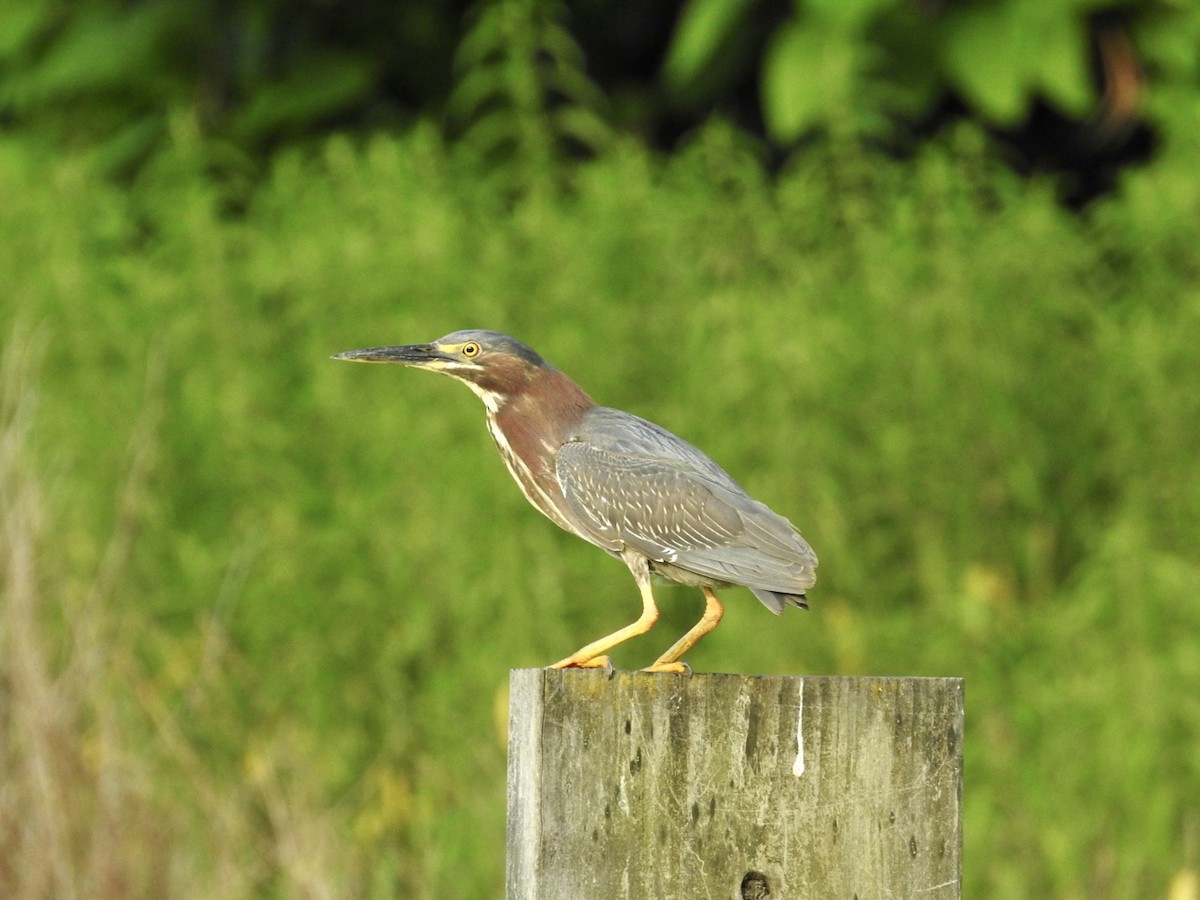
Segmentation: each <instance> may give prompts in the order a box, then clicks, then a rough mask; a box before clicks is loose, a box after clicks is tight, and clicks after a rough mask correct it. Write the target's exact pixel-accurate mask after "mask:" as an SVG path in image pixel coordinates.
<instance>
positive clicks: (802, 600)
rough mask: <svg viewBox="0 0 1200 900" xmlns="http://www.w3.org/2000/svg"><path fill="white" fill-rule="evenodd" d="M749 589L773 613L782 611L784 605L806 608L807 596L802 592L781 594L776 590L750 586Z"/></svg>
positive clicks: (777, 613)
mask: <svg viewBox="0 0 1200 900" xmlns="http://www.w3.org/2000/svg"><path fill="white" fill-rule="evenodd" d="M751 590H752V591H754V596H755V597H757V598H758V599H759V600H761V601H762V605H763V606H765V607H766V608H767V609H769V610H770V611H771V612H773V613H775V615H779V614H780V613H781V612H783V608H784V606H798V607H800V608H801V609H808V598H807V597H805V596H804V595H803V594H781V593H779V592H778V591H764V590H759V589H758V588H751Z"/></svg>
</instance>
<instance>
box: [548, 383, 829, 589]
mask: <svg viewBox="0 0 1200 900" xmlns="http://www.w3.org/2000/svg"><path fill="white" fill-rule="evenodd" d="M556 473H557V476H558V480H559V483H560V484H561V486H562V489H563V493H564V495H565V496H566V498H567V500H568V502H569V504H570V505H571V508H572V509H573V510H574V512H575V513H576V515H577V516H578V520H579V523H580V524H581V528H582V531H583V532H584V536H585V537H586V538H587V539H588V540H591V541H593V542H594V543H597V544H599V545H600V546H602V547H606V548H607V549H609V550H612V551H614V552H619V551H620V550H621V549H624V548H629V547H632V548H633V549H635V550H637V551H638V552H639V553H641V554H643V555H644V556H646V557H647V559H649V560H650V562H651V565H652V567H653V568H654V569H655V570H656V571H658V572H659V573H660V574H662V575H664V576H666V577H668V578H671V579H673V580H676V581H682V582H685V583H695V584H724V583H728V584H740V585H745V586H746V587H748V588H750V589H751V590H753V591H754V593H755V595H756V596H758V598H759V599H760V600H761V601H762V602H763V603H764V604H765V605H766V606H767V607H768V608H769V609H771V610H772V611H773V612H780V611H782V609H783V606H784V604H785V603H792V604H794V605H798V606H803V605H804V591H805V589H807V588H809V587H811V586H812V585H813V584H814V582H815V580H816V577H815V572H814V570H815V568H816V565H817V558H816V555H815V554H814V553H813V551H812V548H810V547H809V546H808V544H807V543H806V542H805V541H804V538H802V537H801V536H800V534H799V532H798V531H797V530H796V529H795V528H794V527H793V526H792V524H791V523H790V522H789V521H788V520H787V519H785V518H784V517H783V516H780V515H778V514H777V513H775V512H773V511H772V510H770V509H768V508H767V506H765V505H764V504H762V503H760V502H759V501H757V500H755V499H753V498H752V497H750V496H749V495H748V494H747V493H746V492H745V491H744V490H742V488H741V487H740V486H739V485H738V483H737V482H736V481H734V480H733V478H731V477H730V476H729V474H728V473H727V472H726V471H725V470H724V469H722V468H721V467H720V466H718V465H717V464H716V463H715V462H713V460H712V459H710V458H709V457H708V456H707V455H706V454H704V453H703V452H701V451H700V450H698V449H697V448H696V447H693V446H692V445H691V444H689V443H688V442H687V441H685V440H683V439H682V438H680V437H677V436H676V435H674V434H672V433H671V432H669V431H667V430H666V429H664V428H662V427H660V426H658V425H655V424H654V423H653V422H649V421H647V420H645V419H642V418H639V417H638V416H634V415H632V414H630V413H626V412H622V411H620V410H616V409H611V408H608V407H602V406H597V407H593V408H591V409H589V410H588V411H587V412H586V413H585V414H584V415H583V416H582V418H581V419H580V421H579V423H578V425H577V426H576V427H575V428H574V429H573V430H572V434H571V436H570V440H569V441H568V442H567V443H566V444H565V445H564V446H563V447H561V448H560V450H559V452H558V455H557V461H556Z"/></svg>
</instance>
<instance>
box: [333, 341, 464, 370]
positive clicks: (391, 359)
mask: <svg viewBox="0 0 1200 900" xmlns="http://www.w3.org/2000/svg"><path fill="white" fill-rule="evenodd" d="M330 358H331V359H345V360H349V361H350V362H364V363H399V364H400V365H402V366H426V365H429V364H430V363H437V362H446V361H448V360H450V359H451V358H452V357H451V356H450V355H449V354H448V353H443V352H442V351H441V350H439V349H438V348H437V347H436V346H434V345H433V344H406V345H405V346H403V347H367V348H366V349H364V350H347V351H345V352H344V353H335V354H334V355H333V356H332V357H330Z"/></svg>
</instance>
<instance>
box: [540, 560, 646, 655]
mask: <svg viewBox="0 0 1200 900" xmlns="http://www.w3.org/2000/svg"><path fill="white" fill-rule="evenodd" d="M623 558H624V559H625V564H626V565H628V566H629V570H630V571H631V572H633V577H634V579H636V581H637V583H638V589H639V590H640V591H641V592H642V614H641V616H639V617H638V620H637V621H636V622H634V623H633V624H631V625H626V626H625V627H624V628H621V629H618V630H617V631H614V632H613V633H612V634H610V635H608V636H607V637H602V638H600V640H598V641H592V642H591V643H590V644H588V645H587V646H586V647H580V648H579V649H578V650H576V651H575V652H574V653H572V654H571V655H570V656H568V657H567V658H566V659H560V660H559V661H558V662H556V663H555V664H554V665H552V666H551V667H550V668H552V669H600V668H608V667H609V666H610V665H611V664H610V662H609V659H608V657H607V656H606V655H605V654H607V653H608V651H609V650H611V649H612V648H613V647H615V646H617V644H620V643H623V642H625V641H627V640H629V639H630V638H633V637H637V636H638V635H639V634H645V633H646V632H647V631H649V630H650V629H651V627H652V626H653V625H654V623H655V622H657V621H658V607H657V606H655V605H654V593H653V592H652V591H651V590H650V569H649V566H648V565H647V564H646V560H645V558H644V557H640V556H634V555H633V554H629V555H627V556H624V557H623Z"/></svg>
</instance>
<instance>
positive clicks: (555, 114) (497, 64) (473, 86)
mask: <svg viewBox="0 0 1200 900" xmlns="http://www.w3.org/2000/svg"><path fill="white" fill-rule="evenodd" d="M562 15H563V9H562V7H561V5H560V4H559V3H558V2H556V0H482V2H480V4H479V5H478V7H477V8H476V21H475V23H474V24H473V25H472V27H471V29H470V31H468V32H467V34H466V36H465V37H464V38H463V40H462V42H461V43H460V44H459V46H458V51H457V53H456V54H455V68H456V69H457V71H458V75H459V78H458V84H457V85H456V87H455V89H454V92H453V93H452V94H451V96H450V101H449V103H448V105H447V109H446V114H447V117H448V119H449V121H450V122H451V123H452V124H453V125H455V126H456V128H457V129H458V130H459V132H460V134H461V143H462V145H463V150H464V151H465V152H466V153H469V154H472V155H474V156H476V157H477V158H478V160H479V161H480V162H482V163H484V165H483V166H480V168H484V167H490V168H491V170H492V171H493V172H495V173H496V175H497V177H499V178H501V179H505V180H511V181H512V183H511V184H509V185H507V187H509V188H511V189H515V190H518V191H526V190H534V189H537V188H538V187H539V186H542V185H545V184H547V183H548V182H550V181H551V180H552V179H553V178H554V176H555V172H556V164H557V162H558V161H559V160H560V159H562V158H563V157H564V156H566V155H568V153H569V151H570V150H571V149H572V148H574V150H575V151H576V152H581V151H582V152H588V153H593V152H595V151H597V150H600V149H601V148H602V147H603V146H604V145H605V144H607V142H608V140H609V134H608V130H607V126H606V125H605V124H604V121H603V119H602V118H601V117H600V116H599V115H598V113H597V110H598V109H599V108H601V107H602V106H603V104H604V97H603V95H602V94H601V93H600V92H599V91H598V90H597V89H596V88H595V86H594V85H593V84H592V83H591V82H590V81H589V80H588V77H587V74H586V73H585V72H584V66H583V54H582V53H581V52H580V50H579V47H578V45H577V44H576V43H575V40H574V39H573V38H572V37H571V34H570V32H568V31H567V29H566V28H565V27H563V25H562V24H561V22H560V21H559V20H560V19H561V18H562Z"/></svg>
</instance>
